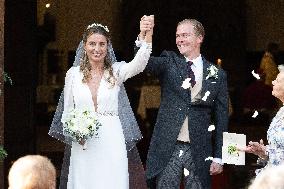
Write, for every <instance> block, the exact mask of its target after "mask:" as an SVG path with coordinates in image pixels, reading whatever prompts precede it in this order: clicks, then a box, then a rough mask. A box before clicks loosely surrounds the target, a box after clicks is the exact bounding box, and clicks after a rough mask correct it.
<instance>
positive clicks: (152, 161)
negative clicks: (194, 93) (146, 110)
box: [146, 51, 228, 188]
mask: <svg viewBox="0 0 284 189" xmlns="http://www.w3.org/2000/svg"><path fill="white" fill-rule="evenodd" d="M202 60H203V80H202V89H201V97H203V96H204V94H205V93H206V91H209V92H210V95H209V96H208V97H207V100H206V101H203V100H201V99H200V100H199V101H197V102H194V103H192V102H191V94H190V90H189V89H184V88H182V87H181V86H182V83H183V81H184V80H185V79H186V78H188V72H187V65H186V62H185V58H183V57H182V56H179V55H177V54H175V53H174V52H171V51H164V52H163V53H162V55H161V56H160V57H151V58H150V60H149V63H148V65H147V67H146V70H147V71H148V72H151V73H153V74H155V75H156V76H158V78H159V80H160V85H161V104H160V108H159V112H158V116H157V121H156V124H155V127H154V131H153V135H152V139H151V144H150V148H149V152H148V158H147V168H146V176H147V179H148V181H150V180H151V179H153V178H155V176H157V174H159V173H160V172H161V171H162V170H163V169H164V168H165V167H166V165H167V163H168V161H169V159H170V158H171V155H172V154H173V151H174V148H175V144H176V141H177V137H178V134H179V132H180V129H181V127H182V124H183V122H184V120H185V118H186V116H188V123H189V137H190V146H191V151H192V157H193V161H194V162H195V166H196V170H195V173H196V175H198V176H199V178H200V180H201V182H202V185H203V188H209V187H210V176H209V166H210V164H211V161H205V159H206V158H207V157H209V156H212V157H215V158H221V153H222V152H221V151H222V150H221V149H222V133H223V132H224V131H227V123H228V91H227V78H226V73H225V72H224V71H223V70H222V69H220V68H219V69H218V73H217V74H218V78H217V79H215V78H214V77H210V78H208V79H205V78H206V76H207V75H208V70H207V68H209V67H210V66H211V65H212V64H211V63H210V62H208V61H207V60H205V59H204V58H202ZM212 120H213V122H212ZM212 123H214V125H215V128H216V129H215V131H213V132H209V131H208V127H209V125H210V124H212ZM212 134H215V140H214V141H215V142H214V145H212ZM212 147H213V148H212ZM213 149H214V150H213Z"/></svg>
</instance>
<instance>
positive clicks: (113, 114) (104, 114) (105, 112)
mask: <svg viewBox="0 0 284 189" xmlns="http://www.w3.org/2000/svg"><path fill="white" fill-rule="evenodd" d="M96 114H97V115H98V116H118V112H117V111H97V112H96Z"/></svg>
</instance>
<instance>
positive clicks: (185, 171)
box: [183, 168, 189, 177]
mask: <svg viewBox="0 0 284 189" xmlns="http://www.w3.org/2000/svg"><path fill="white" fill-rule="evenodd" d="M183 174H184V176H185V177H187V176H188V175H189V171H188V170H187V169H186V168H184V169H183Z"/></svg>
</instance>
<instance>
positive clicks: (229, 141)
mask: <svg viewBox="0 0 284 189" xmlns="http://www.w3.org/2000/svg"><path fill="white" fill-rule="evenodd" d="M245 147H246V135H244V134H236V133H228V132H223V146H222V162H223V163H227V164H234V165H245V152H241V151H238V150H237V149H238V148H242V149H243V148H245Z"/></svg>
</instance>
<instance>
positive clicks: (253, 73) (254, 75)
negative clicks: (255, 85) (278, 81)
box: [251, 70, 260, 79]
mask: <svg viewBox="0 0 284 189" xmlns="http://www.w3.org/2000/svg"><path fill="white" fill-rule="evenodd" d="M251 74H252V75H253V77H255V78H256V79H260V76H259V74H257V73H255V72H254V70H252V71H251Z"/></svg>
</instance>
